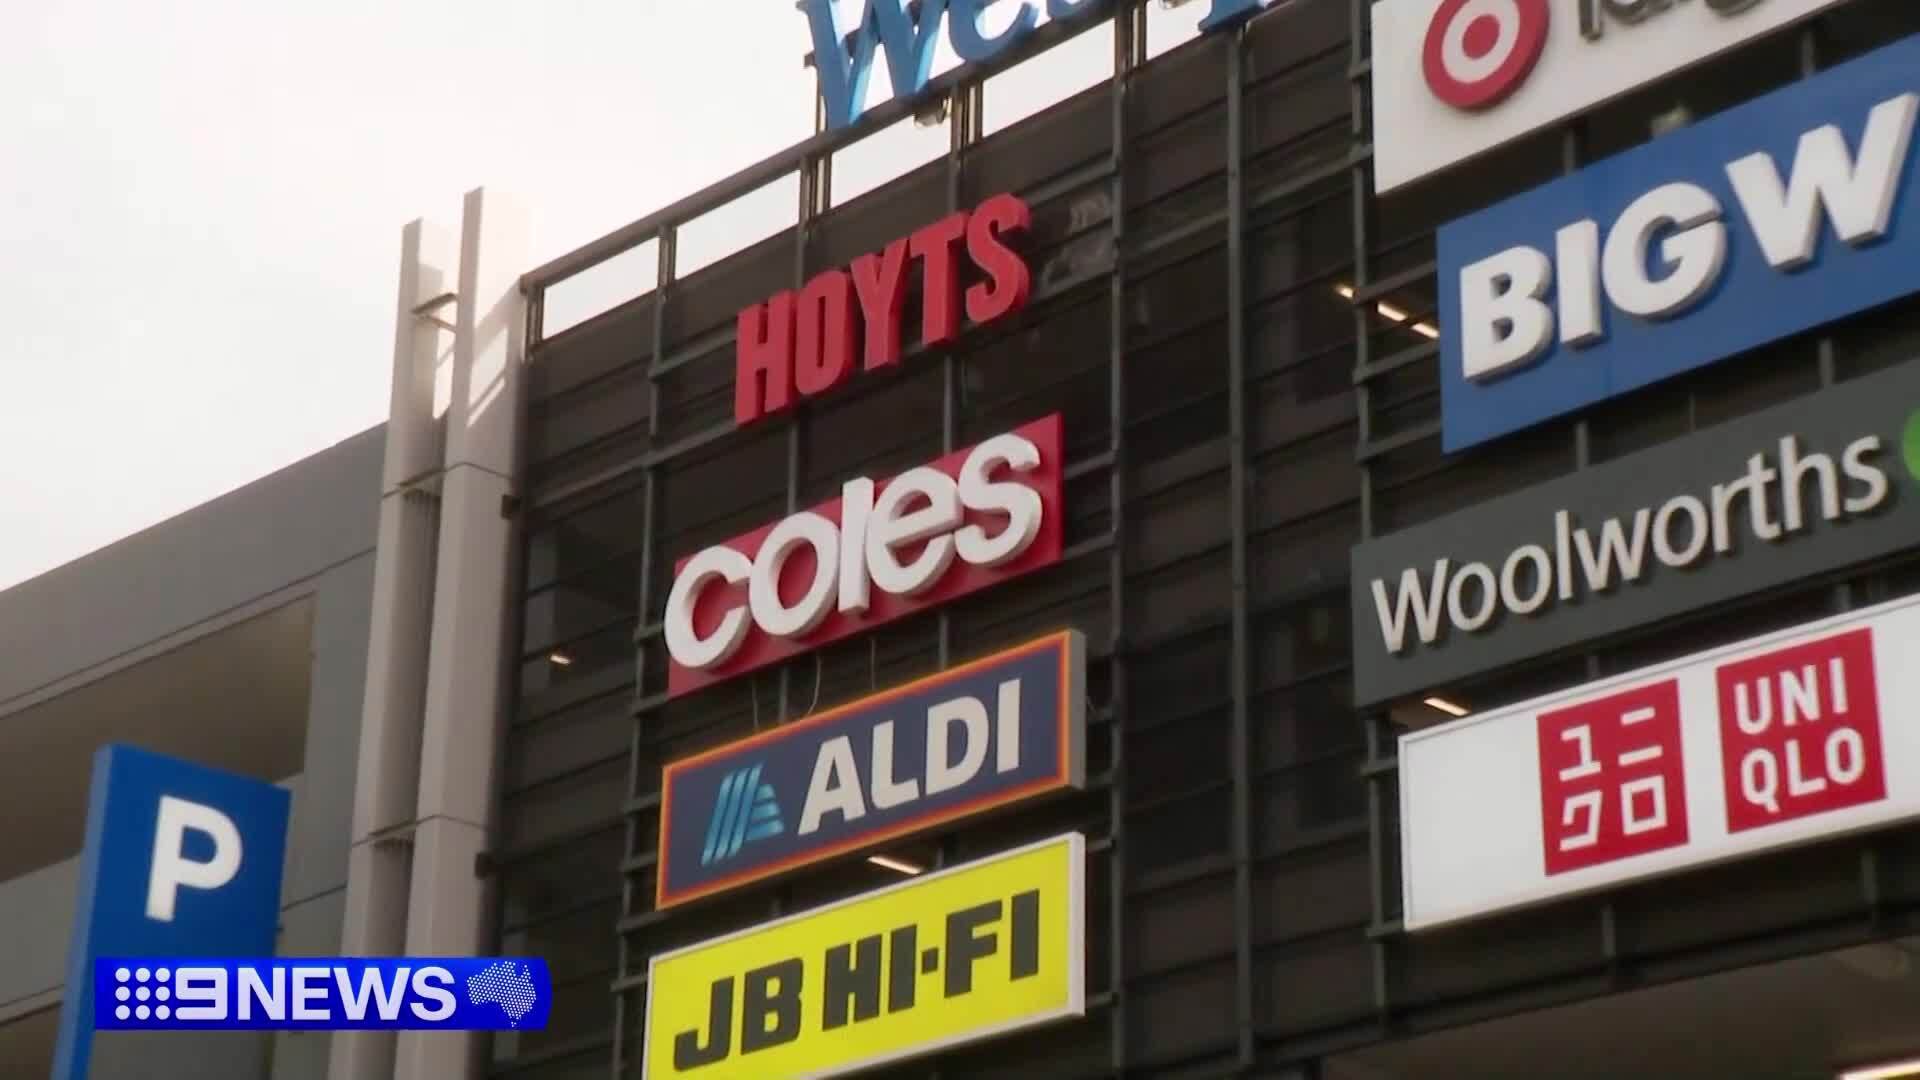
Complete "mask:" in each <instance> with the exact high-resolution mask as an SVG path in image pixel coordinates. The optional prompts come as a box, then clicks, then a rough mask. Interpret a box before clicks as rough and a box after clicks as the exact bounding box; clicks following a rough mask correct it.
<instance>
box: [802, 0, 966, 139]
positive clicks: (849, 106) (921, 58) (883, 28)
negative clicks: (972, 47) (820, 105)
mask: <svg viewBox="0 0 1920 1080" xmlns="http://www.w3.org/2000/svg"><path fill="white" fill-rule="evenodd" d="M803 2H804V4H805V7H806V12H807V25H808V26H809V27H810V28H811V29H812V30H813V66H814V67H815V68H816V69H818V70H819V72H820V96H821V97H822V98H823V99H825V101H826V105H827V127H828V128H829V129H832V128H843V127H846V126H847V125H848V124H851V123H853V122H854V121H855V120H858V119H859V118H860V114H861V113H863V112H865V111H866V108H867V76H869V75H871V74H872V73H873V51H874V49H875V48H877V47H884V48H885V49H886V51H887V74H888V75H889V76H891V77H892V79H893V92H894V95H895V96H897V97H903V98H904V97H911V96H913V95H914V94H916V93H918V92H919V91H920V89H921V88H922V87H924V86H926V85H927V77H928V75H929V74H930V73H931V72H932V71H933V49H934V46H935V45H936V44H938V43H939V40H940V19H941V16H943V15H945V14H946V10H947V0H920V17H919V19H918V20H915V19H914V18H913V17H912V16H910V15H908V14H907V10H906V6H905V5H906V2H907V0H860V3H861V13H860V23H859V25H858V26H857V27H856V28H855V29H854V31H853V42H852V44H851V45H846V44H844V43H843V42H842V41H841V38H840V28H839V27H838V26H837V25H835V22H834V18H833V7H834V3H833V0H803Z"/></svg>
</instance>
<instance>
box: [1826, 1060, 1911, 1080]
mask: <svg viewBox="0 0 1920 1080" xmlns="http://www.w3.org/2000/svg"><path fill="white" fill-rule="evenodd" d="M1909 1076H1920V1058H1909V1059H1908V1060H1906V1061H1890V1062H1888V1063H1886V1064H1884V1065H1864V1066H1861V1067H1860V1068H1858V1069H1847V1070H1844V1071H1842V1072H1841V1073H1839V1074H1838V1076H1837V1077H1836V1080H1901V1078H1903V1077H1909Z"/></svg>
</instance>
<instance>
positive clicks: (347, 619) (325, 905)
mask: <svg viewBox="0 0 1920 1080" xmlns="http://www.w3.org/2000/svg"><path fill="white" fill-rule="evenodd" d="M366 498H367V499H369V500H372V499H375V498H377V495H376V494H375V493H374V492H372V491H368V492H367V493H366ZM374 564H375V556H374V555H373V554H372V553H368V554H367V555H365V556H362V557H361V558H358V559H355V560H354V561H352V562H350V563H345V564H343V565H341V566H337V567H335V568H333V569H332V570H329V571H327V573H326V574H325V575H324V576H322V577H321V579H320V581H319V583H318V585H317V587H316V589H315V591H314V605H313V639H312V641H313V644H312V650H313V678H312V689H311V690H310V691H309V694H308V702H307V743H306V751H305V754H304V757H303V761H304V762H305V764H304V767H303V770H302V774H301V778H300V784H299V786H298V787H297V788H296V789H295V795H294V815H293V823H292V835H290V836H289V837H288V838H287V867H286V872H285V875H284V877H283V882H284V884H283V886H282V888H281V906H282V911H281V914H280V953H281V954H282V955H284V956H330V955H334V954H336V953H338V952H339V951H340V935H341V931H342V927H343V924H344V922H345V919H344V913H345V906H346V886H347V863H348V853H349V851H350V850H351V841H352V839H353V833H352V823H353V814H354V800H353V798H352V792H353V790H354V774H355V772H356V770H357V767H358V746H359V741H360V740H359V735H360V720H361V715H362V706H363V698H364V690H363V688H364V686H365V682H366V670H367V632H368V628H369V626H370V625H371V622H372V617H373V580H374V573H375V565H374ZM332 1041H333V1040H332V1037H331V1036H330V1035H328V1034H326V1033H324V1032H316V1031H292V1032H279V1033H277V1034H275V1035H274V1036H273V1042H274V1047H273V1074H272V1078H273V1080H325V1077H326V1076H327V1068H328V1065H327V1062H328V1058H329V1056H330V1054H329V1048H330V1046H331V1045H332Z"/></svg>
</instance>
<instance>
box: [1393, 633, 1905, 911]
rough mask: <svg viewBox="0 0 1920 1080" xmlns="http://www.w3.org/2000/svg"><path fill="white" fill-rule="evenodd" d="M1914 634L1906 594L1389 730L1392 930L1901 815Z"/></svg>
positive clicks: (1850, 830)
mask: <svg viewBox="0 0 1920 1080" xmlns="http://www.w3.org/2000/svg"><path fill="white" fill-rule="evenodd" d="M1917 642H1920V597H1911V596H1910V597H1906V598H1903V599H1901V600H1896V601H1893V602H1891V603H1888V604H1882V605H1879V606H1877V607H1872V608H1867V609H1865V610H1862V611H1859V612H1855V613H1852V614H1848V615H1842V616H1837V617H1834V618H1831V619H1824V620H1821V621H1820V622H1816V623H1811V624H1808V625H1805V626H1801V627H1798V628H1796V629H1793V630H1788V631H1784V632H1781V633H1777V634H1770V635H1767V636H1765V637H1760V638H1755V639H1750V640H1748V641H1744V642H1741V643H1739V644H1736V645H1730V646H1726V647H1724V648H1719V649H1713V650H1710V651H1707V652H1702V653H1696V654H1694V655H1693V656H1689V657H1685V658H1682V659H1679V660H1674V661H1671V662H1668V663H1664V664H1660V665H1657V666H1655V667H1651V668H1646V669H1643V670H1640V671H1636V672H1631V673H1628V674H1624V675H1620V676H1618V677H1615V678H1612V679H1607V680H1605V681H1602V682H1599V683H1593V684H1589V685H1587V686H1583V687H1577V688H1574V689H1571V690H1566V691H1562V692H1559V693H1555V694H1551V695H1548V696H1546V697H1543V698H1538V699H1535V700H1533V701H1528V702H1523V703H1521V704H1518V705H1513V706H1510V707H1507V708H1502V709H1498V710H1495V711H1493V712H1489V713H1487V714H1485V715H1475V716H1472V717H1469V718H1468V719H1465V720H1462V721H1459V722H1457V723H1450V724H1443V725H1440V726H1438V727H1434V728H1428V729H1426V730H1423V731H1419V732H1414V733H1412V734H1408V735H1403V736H1401V738H1400V746H1399V762H1400V774H1401V801H1400V820H1401V827H1402V829H1403V830H1404V832H1403V834H1402V835H1403V837H1404V840H1403V843H1402V845H1401V857H1402V865H1403V867H1404V873H1403V875H1402V880H1403V882H1404V883H1405V884H1404V888H1405V907H1404V911H1405V918H1406V924H1407V928H1408V929H1409V930H1413V931H1421V930H1425V929H1427V928H1429V927H1434V926H1440V925H1443V924H1446V923H1450V922H1455V921H1458V920H1461V919H1467V918H1471V917H1474V916H1477V915H1482V914H1486V913H1489V912H1493V911H1498V910H1502V909H1506V908H1513V907H1518V906H1522V905H1527V904H1533V903H1538V902H1542V901H1547V900H1552V899H1555V898H1559V897H1565V896H1572V895H1575V894H1579V893H1586V892H1591V891H1594V890H1597V889H1602V888H1607V887H1611V886H1616V885H1619V884H1622V883H1625V882H1629V881H1637V880H1642V879H1646V878H1650V877H1653V876H1656V875H1661V874H1668V873H1673V872H1677V871H1682V870H1687V869H1692V868H1696V867H1702V866H1706V865H1708V864H1711V863H1717V862H1723V861H1726V860H1730V859H1736V858H1744V857H1749V856H1753V855H1758V854H1760V853H1762V852H1766V851H1774V850H1779V849H1783V848H1787V847H1791V846H1796V845H1801V844H1807V843H1811V842H1817V841H1820V840H1825V839H1829V838H1832V837H1837V836H1843V835H1846V834H1848V833H1853V832H1858V831H1860V830H1864V829H1870V828H1876V827H1882V826H1886V825H1891V824H1896V823H1900V822H1906V821H1911V820H1913V819H1914V818H1915V817H1916V816H1920V725H1916V724H1914V723H1912V722H1911V719H1910V718H1911V717H1912V716H1913V714H1914V710H1915V709H1916V708H1920V667H1916V665H1915V664H1913V662H1912V660H1911V657H1912V656H1913V655H1914V649H1915V646H1916V643H1917ZM1469 774H1470V775H1471V782H1469V783H1462V778H1463V777H1464V776H1467V775H1469Z"/></svg>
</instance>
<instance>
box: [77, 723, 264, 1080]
mask: <svg viewBox="0 0 1920 1080" xmlns="http://www.w3.org/2000/svg"><path fill="white" fill-rule="evenodd" d="M291 802H292V798H291V796H290V795H289V794H288V793H287V792H286V791H285V790H283V789H281V788H279V787H276V786H274V785H273V784H269V783H264V782H262V781H259V780H254V779H251V778H249V777H245V776H238V775H235V774H233V773H229V772H223V771H221V770H218V769H209V768H206V767H204V766H200V765H195V764H192V763H190V762H186V761H181V760H178V759H176V758H170V757H165V756H163V755H160V754H154V753H150V752H148V751H145V750H140V749H137V748H135V747H131V746H124V745H108V746H103V747H101V748H100V749H99V750H98V751H96V752H95V754H94V758H93V780H92V787H91V790H90V794H89V801H88V806H87V839H86V847H85V849H84V851H83V852H82V854H81V864H80V888H79V899H78V902H77V904H76V909H75V913H74V925H73V936H72V939H71V941H70V943H69V946H68V956H67V985H66V993H65V998H64V1000H63V1002H62V1004H61V1015H60V1035H59V1042H58V1045H57V1047H56V1049H55V1053H54V1069H53V1075H54V1077H55V1080H80V1078H83V1077H85V1076H86V1075H87V1061H88V1056H89V1049H90V1045H91V1041H92V1035H93V1023H92V1018H93V985H92V983H93V979H92V972H93V958H94V957H95V956H96V955H108V956H116V955H117V956H219V955H225V956H265V955H270V954H272V953H273V951H274V942H275V938H276V937H277V935H278V932H279V922H280V874H281V868H282V863H283V862H284V859H285V854H286V840H287V817H288V813H289V808H290V805H291Z"/></svg>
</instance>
